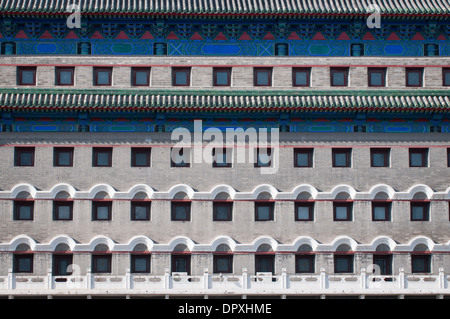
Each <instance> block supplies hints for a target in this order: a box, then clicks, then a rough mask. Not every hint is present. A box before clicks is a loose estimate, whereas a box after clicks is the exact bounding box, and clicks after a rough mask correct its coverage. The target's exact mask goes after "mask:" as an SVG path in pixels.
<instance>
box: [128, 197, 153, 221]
mask: <svg viewBox="0 0 450 319" xmlns="http://www.w3.org/2000/svg"><path fill="white" fill-rule="evenodd" d="M150 209H151V202H143V201H133V202H131V220H150Z"/></svg>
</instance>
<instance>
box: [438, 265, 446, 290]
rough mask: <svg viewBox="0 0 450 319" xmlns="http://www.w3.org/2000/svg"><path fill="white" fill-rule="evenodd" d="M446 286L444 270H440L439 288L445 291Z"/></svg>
mask: <svg viewBox="0 0 450 319" xmlns="http://www.w3.org/2000/svg"><path fill="white" fill-rule="evenodd" d="M445 286H446V285H445V274H444V268H439V288H440V289H445Z"/></svg>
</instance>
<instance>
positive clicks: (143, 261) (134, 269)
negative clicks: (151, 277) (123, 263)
mask: <svg viewBox="0 0 450 319" xmlns="http://www.w3.org/2000/svg"><path fill="white" fill-rule="evenodd" d="M130 257H131V258H130V261H131V265H130V269H131V273H134V274H148V273H150V255H149V254H145V255H143V254H140V255H139V254H132V255H131V256H130Z"/></svg>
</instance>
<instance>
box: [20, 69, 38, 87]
mask: <svg viewBox="0 0 450 319" xmlns="http://www.w3.org/2000/svg"><path fill="white" fill-rule="evenodd" d="M17 85H36V67H35V66H19V67H17Z"/></svg>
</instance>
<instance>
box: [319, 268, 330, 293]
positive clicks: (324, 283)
mask: <svg viewBox="0 0 450 319" xmlns="http://www.w3.org/2000/svg"><path fill="white" fill-rule="evenodd" d="M327 277H328V276H327V274H326V273H325V268H320V289H327V280H328V278H327Z"/></svg>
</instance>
